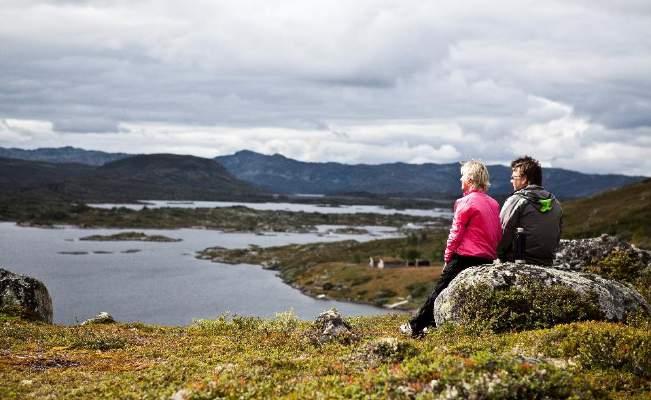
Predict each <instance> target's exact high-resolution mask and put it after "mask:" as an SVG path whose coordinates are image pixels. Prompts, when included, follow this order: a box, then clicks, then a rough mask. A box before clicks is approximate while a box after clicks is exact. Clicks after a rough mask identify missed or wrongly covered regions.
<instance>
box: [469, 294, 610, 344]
mask: <svg viewBox="0 0 651 400" xmlns="http://www.w3.org/2000/svg"><path fill="white" fill-rule="evenodd" d="M459 296H460V298H463V299H464V302H463V304H460V305H459V309H458V315H457V316H458V317H459V321H460V322H461V323H464V324H468V325H481V326H485V327H487V328H489V329H491V330H492V331H495V332H504V331H518V330H528V329H540V328H549V327H552V326H554V325H557V324H562V323H568V322H574V321H588V320H603V319H605V316H604V314H603V312H602V311H600V310H599V306H598V304H599V302H598V297H597V294H596V293H590V294H579V293H577V292H576V291H574V290H572V289H571V288H569V287H566V286H563V285H558V284H555V285H550V286H546V285H543V284H540V283H538V282H535V281H524V282H522V285H521V286H520V287H519V288H515V287H508V288H498V289H493V288H492V287H490V286H489V285H485V284H480V285H475V286H468V287H465V288H462V289H461V293H460V295H459Z"/></svg>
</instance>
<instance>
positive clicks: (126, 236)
mask: <svg viewBox="0 0 651 400" xmlns="http://www.w3.org/2000/svg"><path fill="white" fill-rule="evenodd" d="M79 240H90V241H109V242H116V241H137V242H180V241H181V240H182V239H173V238H170V237H167V236H163V235H147V234H145V233H143V232H120V233H116V234H113V235H91V236H85V237H82V238H80V239H79Z"/></svg>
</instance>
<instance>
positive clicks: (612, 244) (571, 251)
mask: <svg viewBox="0 0 651 400" xmlns="http://www.w3.org/2000/svg"><path fill="white" fill-rule="evenodd" d="M614 251H620V252H624V253H626V254H627V255H628V256H629V257H630V258H631V260H633V263H634V264H635V265H636V267H637V268H636V269H644V268H651V252H650V251H647V250H642V249H639V248H637V247H635V246H633V245H631V244H629V243H627V242H625V241H623V240H621V239H619V238H617V237H615V236H610V235H606V234H604V235H601V236H599V237H595V238H589V239H572V240H565V239H563V240H561V242H560V244H559V248H558V251H557V253H556V257H555V259H554V267H555V268H558V269H566V270H571V271H584V270H585V268H586V267H587V266H590V265H594V264H596V263H598V262H599V261H601V260H603V259H604V258H606V257H607V256H608V255H610V254H611V253H612V252H614Z"/></svg>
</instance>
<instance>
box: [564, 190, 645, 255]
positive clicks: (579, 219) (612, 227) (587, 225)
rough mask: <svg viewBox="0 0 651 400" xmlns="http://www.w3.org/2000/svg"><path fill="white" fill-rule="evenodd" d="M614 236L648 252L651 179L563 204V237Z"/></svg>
mask: <svg viewBox="0 0 651 400" xmlns="http://www.w3.org/2000/svg"><path fill="white" fill-rule="evenodd" d="M602 233H608V234H616V235H618V236H620V237H621V238H623V239H625V240H627V241H630V242H631V243H633V244H636V245H638V246H640V247H643V248H646V249H651V179H646V180H644V181H642V182H639V183H636V184H632V185H628V186H625V187H623V188H620V189H613V190H609V191H606V192H604V193H601V194H598V195H596V196H592V197H588V198H584V199H578V200H573V201H567V202H564V203H563V236H564V237H566V238H581V237H594V236H599V235H600V234H602Z"/></svg>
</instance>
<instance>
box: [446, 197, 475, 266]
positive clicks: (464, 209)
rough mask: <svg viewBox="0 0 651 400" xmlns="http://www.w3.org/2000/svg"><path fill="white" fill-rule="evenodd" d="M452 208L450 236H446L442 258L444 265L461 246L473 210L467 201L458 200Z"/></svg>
mask: <svg viewBox="0 0 651 400" xmlns="http://www.w3.org/2000/svg"><path fill="white" fill-rule="evenodd" d="M454 208H455V209H454V218H453V220H452V226H451V227H450V234H449V235H448V241H447V245H446V246H445V255H444V257H443V260H444V261H445V263H446V264H447V263H449V262H450V260H451V259H452V255H453V254H454V252H455V251H456V250H457V249H458V248H459V246H460V245H461V241H462V240H463V235H464V233H465V230H466V226H468V222H470V218H471V217H472V214H473V209H472V208H471V207H470V204H469V202H468V201H460V200H458V201H457V203H456V204H455V207H454Z"/></svg>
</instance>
